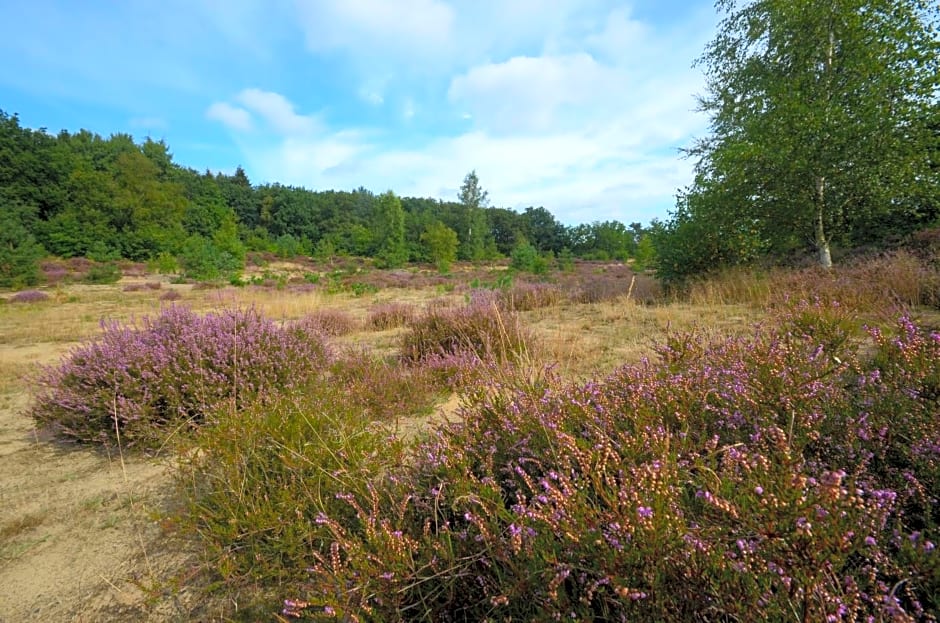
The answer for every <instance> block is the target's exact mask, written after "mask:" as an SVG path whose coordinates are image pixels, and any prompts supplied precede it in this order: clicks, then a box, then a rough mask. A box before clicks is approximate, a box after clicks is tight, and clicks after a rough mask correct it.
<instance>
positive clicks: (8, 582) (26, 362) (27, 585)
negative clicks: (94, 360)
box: [0, 344, 207, 623]
mask: <svg viewBox="0 0 940 623" xmlns="http://www.w3.org/2000/svg"><path fill="white" fill-rule="evenodd" d="M67 349H68V345H62V344H55V345H48V344H40V345H31V346H20V347H15V346H12V345H5V344H4V345H0V361H2V362H3V364H4V367H5V369H6V370H8V371H9V370H11V369H13V370H17V371H21V374H19V377H20V380H21V381H22V382H20V383H15V384H7V385H6V386H5V387H4V390H5V391H4V392H3V393H0V623H18V622H20V621H177V620H178V621H185V620H191V614H192V613H191V612H189V608H188V606H187V602H188V601H190V600H189V599H188V598H189V597H190V595H188V594H187V593H186V592H185V590H184V591H183V592H180V593H174V590H173V589H172V584H171V583H170V580H171V579H172V578H173V577H174V576H176V575H178V574H179V573H181V570H184V569H185V567H186V560H187V559H186V554H185V552H181V550H180V546H179V544H178V543H177V544H170V543H168V542H167V540H168V538H169V537H167V536H166V535H165V533H164V531H163V530H161V522H160V516H161V514H162V511H163V510H164V508H165V505H166V504H168V503H170V500H171V495H170V494H171V487H172V483H171V482H170V478H169V476H168V470H167V467H166V465H164V464H162V463H161V461H160V460H158V459H152V458H148V457H141V456H139V455H133V454H131V455H128V456H125V457H124V461H123V463H122V460H121V456H120V455H118V454H116V453H112V454H111V455H110V456H109V454H108V453H107V452H104V451H99V450H95V449H91V448H83V447H75V446H72V445H65V444H62V443H57V442H55V441H53V440H49V439H43V438H41V437H40V436H39V435H38V434H37V433H36V431H35V430H34V429H33V425H32V421H31V420H30V419H29V418H27V417H26V416H25V415H24V410H25V408H26V407H27V406H28V401H29V395H28V389H27V385H26V384H27V381H26V379H25V378H23V377H24V376H25V375H26V373H28V372H29V371H30V370H31V369H34V368H35V365H36V364H39V363H52V362H55V361H57V360H58V359H59V357H61V355H62V354H63V353H64V352H65V351H66V350H67ZM203 620H207V619H203Z"/></svg>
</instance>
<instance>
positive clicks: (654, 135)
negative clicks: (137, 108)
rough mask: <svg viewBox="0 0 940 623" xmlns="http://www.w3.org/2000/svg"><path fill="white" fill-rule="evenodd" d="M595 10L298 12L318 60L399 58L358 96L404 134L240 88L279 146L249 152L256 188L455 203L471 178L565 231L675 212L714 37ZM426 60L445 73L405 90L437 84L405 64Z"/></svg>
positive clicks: (359, 77) (308, 7) (531, 1)
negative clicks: (306, 110) (543, 211)
mask: <svg viewBox="0 0 940 623" xmlns="http://www.w3.org/2000/svg"><path fill="white" fill-rule="evenodd" d="M598 4H606V0H597V2H591V3H584V2H575V1H574V0H558V5H557V8H558V14H560V15H561V16H562V17H560V18H559V17H557V16H556V14H555V13H554V12H553V11H545V9H544V3H543V2H541V1H536V0H505V1H504V2H497V1H496V0H477V1H476V2H469V0H468V1H466V2H463V1H455V2H452V3H450V4H445V3H443V2H441V1H439V0H404V1H403V3H396V4H395V5H394V12H395V17H394V19H393V17H392V16H391V14H390V11H392V10H393V9H392V8H389V7H391V4H390V3H384V2H380V0H347V1H346V2H343V3H339V2H338V1H337V2H333V1H332V0H330V1H326V0H323V1H320V2H310V3H299V4H298V9H299V10H300V11H301V12H302V13H303V14H304V16H305V19H304V20H303V23H302V28H303V30H304V33H305V34H306V36H307V45H308V48H310V49H311V50H314V51H316V52H317V53H318V54H322V53H324V52H329V53H330V54H336V53H340V54H342V55H345V56H348V57H350V58H353V57H354V58H356V59H358V60H360V61H362V60H365V59H369V58H372V59H375V58H379V57H382V56H383V55H384V56H387V57H388V58H383V59H381V60H379V61H376V62H377V63H378V64H377V65H376V66H373V65H371V64H369V63H365V64H363V65H362V66H359V67H356V68H354V70H353V73H355V76H353V77H352V79H351V81H352V82H353V84H358V85H359V86H353V90H352V93H351V94H352V95H353V96H358V99H359V100H360V101H362V102H365V103H371V104H373V105H375V106H378V105H379V104H384V103H386V102H394V103H395V105H396V106H397V108H396V107H389V110H388V111H387V113H384V114H387V115H390V116H394V117H395V119H396V120H397V123H398V124H400V125H399V126H398V127H397V128H396V127H392V126H385V127H384V128H383V129H381V130H379V129H376V128H367V127H359V128H357V129H356V130H355V131H349V130H348V129H346V130H341V129H340V128H343V127H345V128H348V127H349V126H340V125H336V126H335V127H333V126H332V125H331V124H330V123H329V118H328V117H322V118H321V117H319V116H312V115H302V114H299V113H297V112H296V107H295V106H294V104H293V103H292V102H291V101H290V100H288V99H287V98H285V97H284V96H282V95H279V94H277V93H271V92H264V91H260V90H257V89H249V90H246V91H243V92H242V93H240V94H239V95H238V96H237V97H236V98H235V102H237V103H238V104H239V105H241V106H243V107H244V109H247V110H248V111H251V113H253V114H255V115H257V116H258V117H259V118H260V119H264V121H265V122H266V123H268V124H269V125H271V127H272V128H274V129H275V130H277V131H278V132H279V134H280V136H281V137H282V138H279V139H277V140H270V138H269V139H266V140H261V139H260V138H259V139H258V140H257V141H255V143H254V144H250V145H249V144H247V143H245V144H244V148H245V155H246V158H247V159H248V163H250V165H251V169H252V172H253V175H252V179H255V178H257V177H260V178H261V180H264V181H280V182H283V183H289V184H296V185H303V186H306V187H309V188H319V189H323V188H346V189H351V188H356V187H358V186H362V185H364V186H366V187H368V188H372V189H373V190H377V191H382V190H385V189H387V188H392V189H394V190H395V191H396V192H398V193H401V194H404V195H412V196H431V197H438V198H443V199H454V198H455V197H456V192H457V188H458V186H459V184H460V181H461V180H462V179H463V176H464V175H465V174H466V173H467V171H469V170H471V169H475V170H476V171H477V172H478V174H479V175H480V178H481V181H482V183H483V185H484V187H486V188H487V189H488V190H489V192H490V196H491V198H492V199H493V202H494V204H496V205H501V206H506V207H514V208H523V207H526V206H529V205H536V206H537V205H542V206H544V207H546V208H548V209H549V210H551V211H552V212H553V213H554V214H555V215H556V216H557V217H558V218H559V219H560V220H562V221H563V222H566V223H577V222H586V221H592V220H606V219H617V220H621V221H623V222H629V221H634V220H636V221H648V220H649V218H650V217H651V216H663V215H664V214H665V212H666V210H667V209H668V208H670V207H671V206H672V204H673V196H674V193H675V191H676V189H677V188H680V187H682V186H685V185H686V184H688V182H689V181H690V179H691V167H692V163H690V162H688V161H686V160H682V159H681V158H680V157H679V154H678V148H679V147H681V146H683V145H685V144H688V142H689V141H690V138H691V136H693V135H695V134H698V133H701V132H703V131H704V125H705V121H704V118H703V117H702V116H701V115H699V114H698V113H696V112H694V110H693V109H694V107H695V103H694V94H695V93H696V92H700V90H701V77H700V75H699V74H698V73H697V72H696V71H694V70H693V69H692V68H691V67H690V65H691V60H692V58H694V57H695V56H696V54H697V53H698V51H699V50H700V49H701V46H702V44H703V43H704V39H705V37H706V36H707V34H708V32H710V27H708V26H707V25H705V26H703V22H702V21H701V19H700V17H696V16H691V17H689V21H688V22H687V23H686V24H685V26H684V27H685V28H686V29H687V31H686V32H683V33H681V34H682V36H676V33H675V32H672V31H670V32H669V33H665V32H663V31H662V30H658V29H657V28H655V27H654V26H653V25H652V24H650V23H648V22H644V21H641V20H639V19H637V18H636V17H634V16H633V14H632V13H631V12H630V11H629V10H627V9H626V8H624V7H623V5H622V4H618V3H611V5H612V6H611V7H608V8H607V9H606V10H604V11H601V12H599V13H598V12H597V11H594V12H593V13H591V12H589V11H585V9H584V7H585V6H588V5H591V6H593V8H594V9H596V8H597V6H596V5H598ZM379 5H381V6H379ZM553 7H554V5H553ZM373 9H374V10H373ZM422 11H423V13H421V12H422ZM417 13H421V15H417ZM507 16H513V19H509V18H508V17H507ZM409 17H415V19H408V18H409ZM525 18H529V19H528V20H527V19H525ZM487 20H489V22H487ZM327 31H330V32H327ZM513 33H515V34H516V35H517V37H516V39H513V37H512V36H511V35H512V34H513ZM442 34H446V35H447V37H450V39H448V40H447V41H445V40H443V39H440V38H439V35H442ZM435 42H437V43H436V45H439V46H440V48H439V49H436V50H435V49H434V44H435ZM471 42H472V43H471ZM520 42H525V44H526V45H522V44H521V43H520ZM533 42H536V44H533ZM432 52H433V53H434V54H432ZM427 55H431V56H434V57H435V59H436V60H441V59H443V61H441V63H438V64H434V62H431V64H430V67H431V68H432V69H433V70H434V71H439V72H444V73H442V74H441V75H440V76H439V79H435V80H429V81H423V82H422V81H420V80H418V81H417V83H416V84H409V82H408V81H409V79H412V80H414V79H415V76H422V75H425V74H422V71H419V70H414V68H413V67H411V66H410V65H409V64H408V63H409V59H410V60H411V61H417V60H420V59H422V58H424V57H425V56H427ZM385 61H388V62H389V63H390V64H392V65H394V66H395V69H394V70H393V71H392V72H390V71H389V70H388V69H387V65H383V62H385ZM448 63H449V65H447V64H448ZM447 67H449V69H448V68H447ZM394 71H399V72H402V73H403V74H404V75H405V78H404V79H401V78H399V77H398V76H397V75H396V74H395V73H394ZM402 83H404V84H405V87H402ZM408 87H410V88H408ZM395 110H397V111H399V112H400V114H397V115H395ZM416 110H420V111H421V115H420V121H421V125H418V123H417V121H416V119H415V111H416ZM372 114H373V115H376V114H383V113H377V112H373V113H372ZM230 125H231V124H230ZM416 130H417V131H416Z"/></svg>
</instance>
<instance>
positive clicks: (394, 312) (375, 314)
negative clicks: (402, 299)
mask: <svg viewBox="0 0 940 623" xmlns="http://www.w3.org/2000/svg"><path fill="white" fill-rule="evenodd" d="M414 317H415V309H414V307H412V306H411V305H405V304H403V303H382V304H380V305H375V306H373V307H372V309H370V310H369V317H368V320H367V321H366V323H367V324H368V325H369V326H370V327H372V328H373V329H375V330H377V331H386V330H388V329H397V328H398V327H402V326H404V325H406V324H407V323H408V322H410V321H411V320H412V319H413V318H414Z"/></svg>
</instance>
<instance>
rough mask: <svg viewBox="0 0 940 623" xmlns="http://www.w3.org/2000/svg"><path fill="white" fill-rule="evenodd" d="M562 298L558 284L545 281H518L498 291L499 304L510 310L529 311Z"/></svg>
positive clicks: (549, 304) (555, 302) (559, 300)
mask: <svg viewBox="0 0 940 623" xmlns="http://www.w3.org/2000/svg"><path fill="white" fill-rule="evenodd" d="M563 299H564V295H563V294H562V292H561V290H560V289H559V288H558V286H555V285H551V284H546V283H526V282H518V283H516V284H514V285H513V286H512V287H510V288H505V289H502V290H500V291H499V296H498V301H499V306H500V307H501V308H503V309H506V310H510V311H531V310H533V309H539V308H541V307H550V306H552V305H557V304H558V303H560V302H561V301H562V300H563Z"/></svg>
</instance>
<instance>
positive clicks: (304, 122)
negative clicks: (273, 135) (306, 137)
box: [235, 89, 320, 136]
mask: <svg viewBox="0 0 940 623" xmlns="http://www.w3.org/2000/svg"><path fill="white" fill-rule="evenodd" d="M235 99H236V100H238V101H239V102H240V103H241V104H242V105H243V106H245V108H248V109H249V110H252V111H254V112H255V113H257V114H258V115H260V116H261V117H263V118H264V120H265V121H267V122H268V123H269V124H270V125H271V127H272V128H274V130H275V131H276V132H278V133H280V134H283V135H288V136H290V135H296V134H311V133H313V132H314V131H316V130H318V129H319V125H320V124H319V123H318V122H317V120H316V119H315V118H314V117H310V116H304V115H298V114H297V113H296V112H294V105H293V104H292V103H290V101H288V99H287V98H286V97H284V96H283V95H281V94H279V93H272V92H270V91H262V90H260V89H245V90H244V91H242V92H241V93H239V94H238V95H237V96H236V98H235Z"/></svg>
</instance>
